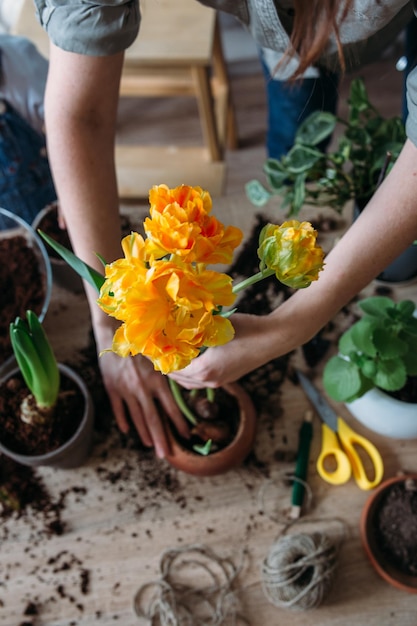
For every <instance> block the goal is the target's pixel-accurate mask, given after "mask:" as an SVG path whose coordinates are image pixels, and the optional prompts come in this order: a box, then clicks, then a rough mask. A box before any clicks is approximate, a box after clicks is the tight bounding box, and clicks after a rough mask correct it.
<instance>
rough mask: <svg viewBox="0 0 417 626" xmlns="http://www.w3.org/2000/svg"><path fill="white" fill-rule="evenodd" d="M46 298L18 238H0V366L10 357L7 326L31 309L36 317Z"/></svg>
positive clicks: (40, 278) (37, 273)
mask: <svg viewBox="0 0 417 626" xmlns="http://www.w3.org/2000/svg"><path fill="white" fill-rule="evenodd" d="M45 297H46V284H45V277H44V276H43V274H42V272H41V270H40V267H39V261H38V259H37V257H36V254H35V252H34V251H33V249H32V248H30V247H29V246H28V245H27V242H26V239H25V238H24V237H22V236H21V235H16V236H12V237H6V238H1V239H0V363H4V362H5V361H6V360H7V359H8V358H9V357H10V356H11V355H12V348H11V344H10V337H9V325H10V322H12V321H13V320H14V319H15V318H16V317H17V316H20V317H22V318H24V317H25V315H26V311H27V310H28V309H31V310H32V311H34V312H35V313H36V314H37V315H38V316H39V315H40V313H41V311H42V307H43V304H44V302H45Z"/></svg>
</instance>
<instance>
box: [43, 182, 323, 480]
mask: <svg viewBox="0 0 417 626" xmlns="http://www.w3.org/2000/svg"><path fill="white" fill-rule="evenodd" d="M211 208H212V202H211V197H210V195H209V194H208V192H207V191H204V190H203V189H201V188H200V187H189V186H186V185H181V186H179V187H176V188H174V189H169V188H168V187H167V186H166V185H159V186H155V187H153V188H152V189H151V191H150V217H148V218H146V219H145V222H144V229H145V233H146V239H144V238H143V237H142V236H141V235H139V234H138V233H135V232H132V233H131V234H130V235H128V236H127V237H124V238H123V239H122V249H123V253H124V258H121V259H118V260H116V261H114V262H113V263H110V264H106V263H105V276H102V275H101V274H99V273H98V272H96V271H95V270H93V269H92V268H91V267H89V266H87V265H86V264H84V263H83V262H82V261H81V260H80V259H78V258H77V257H75V256H74V255H73V254H72V253H71V252H70V251H68V250H67V249H65V248H62V246H60V245H58V244H57V243H56V242H54V241H53V240H51V239H50V238H49V237H45V234H44V233H42V232H41V235H42V236H43V237H44V238H45V239H46V241H47V242H48V243H49V244H50V245H51V246H53V247H54V248H55V249H56V250H57V251H58V252H60V253H61V255H62V256H63V258H64V259H65V260H66V261H67V262H68V263H69V264H70V265H71V266H72V267H73V269H75V270H76V271H77V272H78V273H79V274H80V275H81V276H82V277H83V278H84V279H85V280H87V281H88V282H90V284H92V285H93V287H95V288H96V289H97V291H98V292H99V299H98V301H97V303H98V305H99V306H100V307H101V308H102V310H103V311H104V312H105V313H107V314H108V315H111V316H112V317H115V318H116V319H118V320H119V321H121V322H122V324H121V326H120V327H119V328H118V329H117V330H116V333H115V335H114V338H113V344H112V346H111V347H110V348H109V349H110V350H112V351H113V352H115V353H117V354H118V355H119V356H121V357H126V356H130V355H133V356H134V355H136V354H142V355H143V356H145V357H147V358H149V359H150V360H151V361H152V363H153V364H154V367H155V369H157V370H159V371H161V372H162V373H163V374H170V373H172V372H174V371H176V370H179V369H182V368H184V367H186V366H187V365H188V364H189V363H190V362H191V361H192V359H194V358H196V357H198V355H199V354H200V352H201V350H203V349H205V348H206V347H211V346H216V345H222V344H225V343H227V342H228V341H230V340H231V339H232V338H233V335H234V329H233V325H232V322H231V320H230V317H231V316H232V314H233V311H234V309H231V308H230V307H232V306H233V305H234V303H235V300H236V297H237V294H238V293H239V292H241V291H242V290H243V289H245V288H246V287H248V286H250V285H252V284H254V283H256V282H258V281H260V280H263V279H264V278H266V277H269V276H273V275H275V276H276V277H277V279H278V280H280V281H281V282H282V283H284V284H286V285H288V286H291V287H294V288H302V287H307V286H308V285H309V284H310V283H311V282H312V281H313V280H316V279H317V278H318V273H319V271H320V270H321V269H322V266H323V256H324V255H323V251H322V249H321V248H320V247H318V246H316V237H317V232H316V231H315V230H314V229H313V227H312V226H311V224H309V223H307V222H302V223H300V222H298V221H296V220H294V221H288V222H285V223H284V224H282V225H274V224H268V225H267V226H265V227H264V229H263V230H262V232H261V235H260V241H259V249H258V256H259V258H260V270H259V272H257V273H256V274H255V275H254V276H251V277H249V278H247V279H245V280H244V281H242V282H241V283H239V284H237V285H233V284H232V278H231V277H230V276H229V275H227V274H225V273H222V272H218V271H216V270H214V269H212V266H213V265H215V264H217V263H222V264H227V263H230V262H231V260H232V256H233V251H234V249H235V248H236V247H237V246H238V245H239V244H240V242H241V240H242V236H243V234H242V232H241V231H240V229H238V228H236V227H234V226H227V227H226V226H224V225H223V224H222V223H221V222H220V221H219V220H217V219H216V218H215V217H214V216H213V215H211ZM169 380H170V385H171V389H172V392H173V394H174V397H175V399H176V400H177V403H178V405H179V406H180V409H181V410H182V411H183V413H184V415H185V417H186V418H187V419H188V420H189V422H190V423H191V432H190V440H191V443H192V444H193V445H192V448H191V449H190V446H189V442H186V441H184V440H182V441H180V440H179V438H178V437H177V435H176V433H175V432H174V430H173V427H171V426H170V425H169V424H167V431H168V436H169V438H170V439H171V450H172V454H171V455H169V456H168V457H167V460H168V461H169V462H170V463H171V464H172V465H174V466H175V467H178V468H180V469H183V470H184V471H186V472H188V473H193V474H200V475H212V474H218V473H221V472H224V471H226V470H227V469H229V468H230V467H234V466H236V465H239V464H240V463H241V462H242V461H243V460H244V458H245V457H246V456H247V454H248V453H249V451H250V449H251V447H252V444H253V441H254V437H255V424H256V414H255V409H254V407H253V403H252V401H251V400H250V398H249V396H248V395H247V393H246V392H245V391H244V390H243V389H242V387H241V386H240V385H238V384H237V383H235V384H233V385H228V386H227V387H226V386H225V387H223V388H222V389H221V390H219V391H217V390H216V391H215V398H214V403H216V404H217V403H218V394H227V396H229V399H230V396H232V398H233V400H234V404H235V405H236V407H237V409H239V415H238V417H232V415H231V410H230V409H228V415H226V416H225V417H224V418H223V419H222V420H221V421H222V423H221V424H217V423H216V424H214V423H213V422H212V420H211V418H212V416H213V415H214V416H215V419H214V421H215V422H218V421H220V416H221V410H220V411H219V417H218V416H217V415H216V411H214V410H213V409H212V408H208V407H209V406H210V404H213V399H212V398H210V397H209V398H201V397H199V398H197V401H196V402H194V400H193V398H192V396H193V395H194V394H193V393H191V397H190V394H188V392H186V391H185V390H181V389H180V388H179V386H178V385H177V383H175V382H174V381H173V380H172V379H171V378H170V379H169ZM222 402H223V400H222ZM190 403H192V404H193V411H192V412H190ZM201 407H202V411H201V410H200V408H201ZM219 408H220V409H221V407H219ZM207 419H208V421H209V422H210V423H209V424H208V423H207ZM201 420H204V424H203V425H201ZM225 427H227V429H228V430H229V431H230V433H231V438H230V439H229V438H227V440H226V442H225V443H223V442H222V443H220V442H219V441H216V439H217V434H218V433H219V432H220V438H223V435H224V432H225V429H226V428H225ZM203 432H204V433H206V434H205V435H203ZM215 432H216V433H217V434H216V439H215V436H214V433H215ZM207 433H209V434H207ZM196 452H198V454H196ZM204 457H205V458H204Z"/></svg>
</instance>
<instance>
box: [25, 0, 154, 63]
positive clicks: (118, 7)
mask: <svg viewBox="0 0 417 626" xmlns="http://www.w3.org/2000/svg"><path fill="white" fill-rule="evenodd" d="M152 1H153V0H152ZM34 2H35V5H36V12H37V17H38V19H39V21H40V23H41V25H42V26H43V27H44V28H45V30H46V32H47V33H48V36H49V38H50V40H51V41H52V43H54V44H55V45H56V46H58V47H59V48H62V49H63V50H67V51H68V52H76V53H78V54H87V55H91V56H107V55H111V54H117V53H118V52H122V51H123V50H125V49H126V48H128V47H129V46H130V45H131V44H132V43H133V42H134V40H135V38H136V36H137V34H138V31H139V24H140V11H139V0H101V1H100V2H99V1H97V0H96V1H94V0H34Z"/></svg>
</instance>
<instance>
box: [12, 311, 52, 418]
mask: <svg viewBox="0 0 417 626" xmlns="http://www.w3.org/2000/svg"><path fill="white" fill-rule="evenodd" d="M27 319H28V323H27V322H25V321H24V320H22V319H21V318H19V317H18V318H16V320H15V322H13V323H11V324H10V339H11V343H12V348H13V352H14V354H15V357H16V361H17V364H18V366H19V369H20V371H21V373H22V376H23V378H24V381H25V383H26V385H27V386H28V388H29V390H30V391H31V392H32V394H33V396H34V397H35V400H36V404H37V405H38V406H39V407H52V406H53V405H54V404H55V402H56V399H57V396H58V392H59V386H60V375H59V370H58V365H57V362H56V359H55V355H54V353H53V351H52V348H51V345H50V343H49V341H48V338H47V336H46V334H45V332H44V330H43V328H42V326H41V324H40V322H39V320H38V318H37V316H36V315H35V313H33V312H32V311H28V312H27Z"/></svg>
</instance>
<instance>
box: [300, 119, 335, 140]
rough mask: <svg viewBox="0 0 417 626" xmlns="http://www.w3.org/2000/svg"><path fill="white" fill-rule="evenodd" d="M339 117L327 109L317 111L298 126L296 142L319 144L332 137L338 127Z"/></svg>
mask: <svg viewBox="0 0 417 626" xmlns="http://www.w3.org/2000/svg"><path fill="white" fill-rule="evenodd" d="M336 122H337V118H336V116H335V115H333V114H332V113H328V112H326V111H315V112H314V113H312V114H311V115H309V116H308V117H307V118H306V119H305V120H304V121H303V122H302V123H301V124H300V126H299V127H298V130H297V133H296V136H295V143H301V144H307V145H309V146H317V145H318V144H320V143H321V142H322V141H323V140H324V139H327V137H330V135H331V134H332V133H333V131H334V129H335V127H336Z"/></svg>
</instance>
